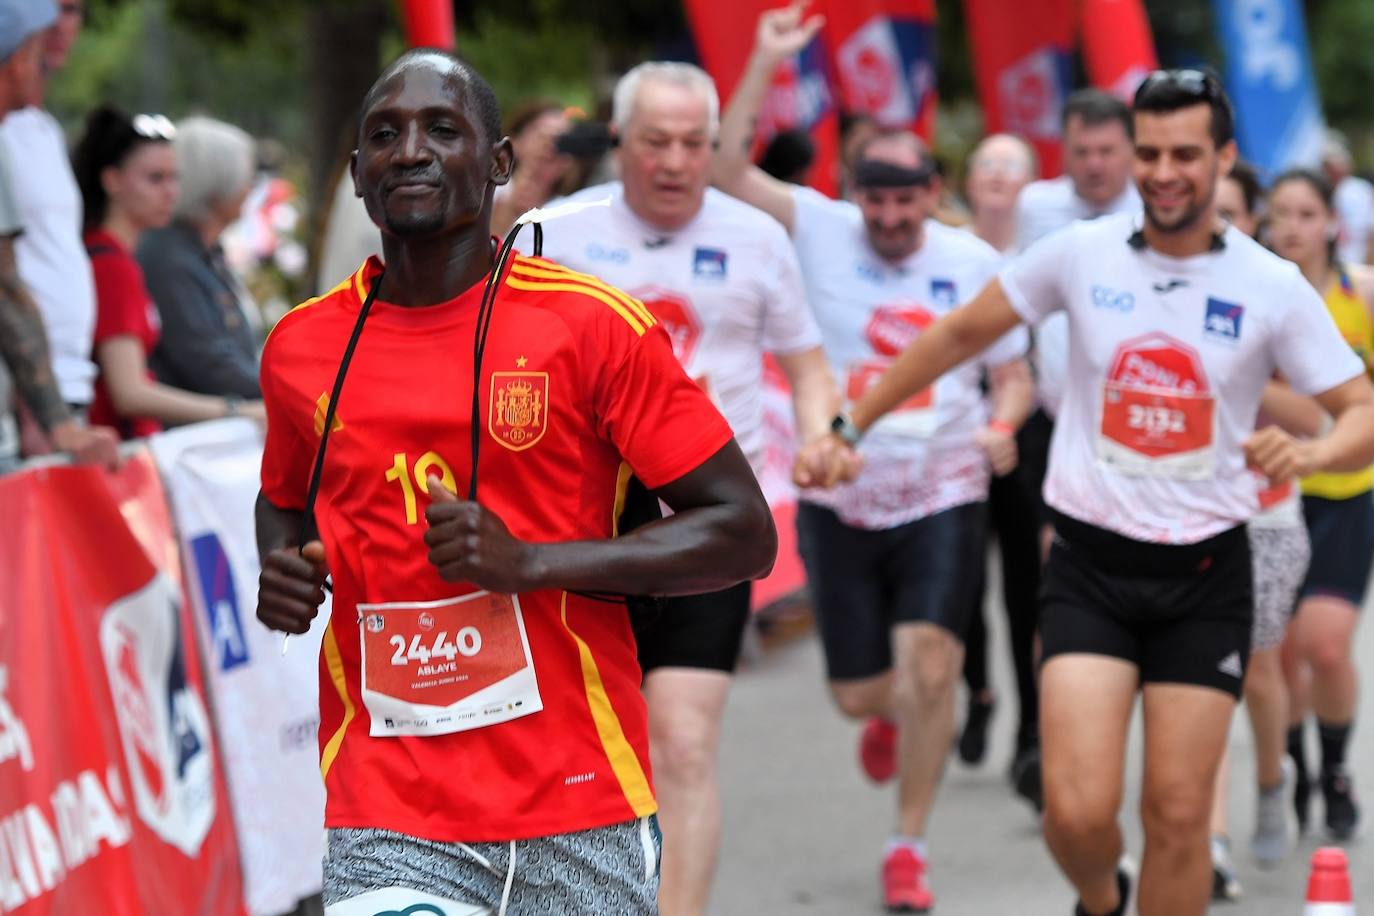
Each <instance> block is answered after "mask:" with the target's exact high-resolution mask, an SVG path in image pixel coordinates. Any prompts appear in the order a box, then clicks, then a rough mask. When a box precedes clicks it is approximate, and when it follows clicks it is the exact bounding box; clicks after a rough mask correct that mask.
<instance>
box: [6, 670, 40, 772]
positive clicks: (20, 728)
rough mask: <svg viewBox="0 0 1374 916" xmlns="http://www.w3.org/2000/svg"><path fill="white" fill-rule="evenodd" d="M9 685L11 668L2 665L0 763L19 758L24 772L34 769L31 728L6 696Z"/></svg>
mask: <svg viewBox="0 0 1374 916" xmlns="http://www.w3.org/2000/svg"><path fill="white" fill-rule="evenodd" d="M8 686H9V669H8V668H6V667H5V666H4V665H0V763H4V762H5V761H7V760H18V761H19V766H20V768H21V769H23V770H24V772H26V773H29V772H32V771H33V745H32V744H31V743H30V742H29V730H28V729H27V728H25V727H24V720H22V719H20V718H19V716H18V715H16V714H15V712H14V707H12V706H11V705H10V704H9V700H7V699H6V698H5V688H6V687H8Z"/></svg>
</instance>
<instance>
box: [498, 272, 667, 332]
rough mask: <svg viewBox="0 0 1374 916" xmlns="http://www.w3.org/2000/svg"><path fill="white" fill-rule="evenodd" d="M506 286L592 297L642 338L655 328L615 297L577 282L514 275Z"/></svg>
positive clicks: (507, 280)
mask: <svg viewBox="0 0 1374 916" xmlns="http://www.w3.org/2000/svg"><path fill="white" fill-rule="evenodd" d="M570 280H571V278H570ZM506 285H507V286H509V287H511V288H512V289H521V290H527V291H530V292H547V293H581V294H582V295H584V296H590V297H591V298H593V299H598V300H600V301H601V302H604V303H605V304H606V305H608V306H610V307H611V309H612V310H614V311H615V313H616V314H618V315H619V316H620V317H621V318H624V319H625V323H626V324H628V325H629V326H630V327H631V328H632V329H633V330H634V332H635V334H637V335H638V336H640V337H643V336H644V332H645V331H647V330H648V329H649V328H650V327H653V325H652V324H649V325H645V324H644V322H642V321H641V320H640V319H639V318H638V317H636V316H635V315H634V314H633V313H632V312H631V311H630V310H629V309H628V308H626V307H625V305H624V304H622V303H621V302H620V301H619V300H618V299H615V298H614V297H612V296H609V295H607V294H606V293H603V292H602V291H601V290H599V289H593V288H592V287H590V286H585V285H583V284H580V283H577V282H575V281H571V282H568V283H533V282H529V281H526V280H520V279H518V278H516V277H515V276H513V275H512V276H510V277H507V278H506Z"/></svg>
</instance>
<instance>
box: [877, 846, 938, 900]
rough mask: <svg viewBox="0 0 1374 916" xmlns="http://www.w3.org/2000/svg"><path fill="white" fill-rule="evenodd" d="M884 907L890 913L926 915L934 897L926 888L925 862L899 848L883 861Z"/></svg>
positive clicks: (908, 851) (911, 852)
mask: <svg viewBox="0 0 1374 916" xmlns="http://www.w3.org/2000/svg"><path fill="white" fill-rule="evenodd" d="M883 906H885V907H887V911H888V912H889V913H929V912H930V908H931V907H933V906H935V895H934V894H932V893H931V892H930V886H929V885H927V884H926V861H925V859H922V858H921V857H920V856H918V855H917V854H916V852H915V850H912V849H908V848H906V847H899V848H897V849H894V850H892V851H891V852H889V853H888V854H887V858H886V859H883Z"/></svg>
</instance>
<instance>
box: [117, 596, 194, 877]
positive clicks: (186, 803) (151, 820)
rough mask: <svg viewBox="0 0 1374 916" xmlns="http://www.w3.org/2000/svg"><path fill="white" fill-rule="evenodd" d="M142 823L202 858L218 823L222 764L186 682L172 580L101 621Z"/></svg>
mask: <svg viewBox="0 0 1374 916" xmlns="http://www.w3.org/2000/svg"><path fill="white" fill-rule="evenodd" d="M100 648H101V652H102V655H103V657H104V660H105V673H106V675H107V677H108V678H109V682H110V693H111V695H112V696H113V698H114V706H115V714H116V718H117V719H118V722H119V734H120V740H121V744H122V745H123V750H124V760H125V764H126V766H127V768H128V772H129V782H130V784H131V785H132V786H133V793H134V809H135V810H136V811H137V812H138V816H139V818H140V819H141V820H142V821H143V822H144V823H145V824H147V825H148V827H149V828H151V829H152V831H153V832H154V833H156V834H157V835H158V836H159V837H161V838H162V839H163V841H165V842H166V843H168V844H170V845H172V846H175V847H177V848H178V849H180V850H181V851H182V852H184V853H185V854H186V855H188V856H191V857H195V856H196V855H197V854H198V852H199V850H200V846H201V843H203V842H204V840H205V836H206V834H207V833H208V832H209V830H210V825H211V823H212V822H213V821H214V818H215V786H214V763H213V755H212V753H211V744H210V719H209V716H208V715H207V713H206V710H205V703H204V701H203V700H202V698H201V697H200V695H199V694H198V693H197V692H196V691H195V690H194V689H193V688H192V687H191V685H190V683H189V682H188V680H187V677H186V659H185V655H184V653H183V650H182V640H181V626H180V599H179V594H178V592H177V589H176V587H175V586H174V585H173V584H172V583H171V581H170V580H168V579H167V578H166V577H165V576H163V575H161V574H159V575H157V576H155V577H154V578H153V579H152V580H151V581H150V582H149V583H148V584H147V585H146V586H144V587H143V588H142V589H140V590H138V591H137V592H134V593H133V594H131V595H127V596H125V597H124V598H121V599H120V600H118V601H116V602H115V603H114V604H112V605H110V607H109V608H108V609H107V610H106V611H105V614H104V617H103V618H102V619H101V622H100Z"/></svg>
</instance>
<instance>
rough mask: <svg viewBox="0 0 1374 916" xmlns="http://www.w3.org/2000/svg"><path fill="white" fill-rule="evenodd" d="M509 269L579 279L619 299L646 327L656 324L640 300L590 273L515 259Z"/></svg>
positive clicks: (538, 276) (537, 275)
mask: <svg viewBox="0 0 1374 916" xmlns="http://www.w3.org/2000/svg"><path fill="white" fill-rule="evenodd" d="M511 271H512V272H516V271H518V272H519V273H520V275H521V276H523V277H526V278H529V279H543V280H578V281H581V282H582V283H585V284H587V285H588V286H592V287H595V288H596V289H599V290H601V291H602V292H604V293H608V294H609V295H612V296H614V297H615V298H616V299H619V300H620V301H621V302H623V303H624V304H625V306H626V307H627V308H629V309H631V310H633V311H634V313H635V314H636V315H638V316H639V319H640V320H641V321H643V322H644V324H645V326H646V327H653V326H654V325H656V324H658V319H656V318H655V317H654V313H653V312H651V311H649V309H648V308H647V307H646V306H645V305H644V303H643V302H640V301H639V300H638V299H636V298H635V297H634V296H631V295H630V294H629V293H627V292H625V291H624V290H620V289H616V288H615V287H614V286H611V285H610V284H609V283H606V282H605V281H603V280H601V279H600V278H598V277H594V276H592V275H591V274H584V273H578V272H577V271H575V270H570V269H569V268H567V267H564V266H562V265H561V264H531V263H527V262H524V261H517V262H516V263H515V266H514V267H512V268H511Z"/></svg>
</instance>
